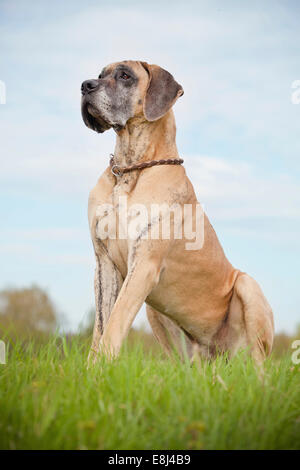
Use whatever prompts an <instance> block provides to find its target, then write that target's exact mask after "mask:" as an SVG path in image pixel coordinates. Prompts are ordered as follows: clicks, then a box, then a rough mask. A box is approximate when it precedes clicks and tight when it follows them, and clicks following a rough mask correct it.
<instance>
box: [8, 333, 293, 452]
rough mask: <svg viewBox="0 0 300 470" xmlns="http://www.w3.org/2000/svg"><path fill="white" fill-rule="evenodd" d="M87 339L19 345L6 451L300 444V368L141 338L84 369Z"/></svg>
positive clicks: (14, 351)
mask: <svg viewBox="0 0 300 470" xmlns="http://www.w3.org/2000/svg"><path fill="white" fill-rule="evenodd" d="M87 351H88V349H87V343H86V341H83V340H81V339H80V338H75V339H73V340H72V341H71V342H67V341H66V340H65V339H64V338H60V337H54V338H53V339H51V340H50V341H49V342H48V343H47V344H44V345H40V346H37V345H35V344H34V343H33V342H32V343H29V344H27V346H26V347H24V346H22V345H21V344H17V345H14V346H11V347H10V348H9V351H8V360H7V364H6V365H0V413H1V415H0V448H1V449H299V448H300V393H299V391H300V387H299V386H300V367H299V366H293V364H292V362H291V359H290V357H287V356H286V357H285V358H282V359H280V360H277V359H276V360H275V359H269V360H268V361H267V362H266V364H265V371H264V373H263V374H262V375H259V374H258V373H257V371H256V369H255V367H254V366H253V364H252V362H251V360H249V359H246V358H245V357H244V356H243V355H242V354H241V355H240V356H239V357H236V358H235V359H234V360H232V361H230V362H226V360H225V359H224V358H221V357H220V358H218V359H217V360H216V361H214V362H212V363H207V362H202V363H197V364H194V365H193V366H192V367H191V366H190V365H189V364H188V363H182V362H180V361H179V360H177V359H175V360H168V359H166V358H165V357H164V356H162V355H158V354H151V353H148V354H145V352H144V351H143V348H142V346H141V344H135V346H134V347H130V348H129V347H126V346H125V348H124V349H123V352H122V354H121V356H120V357H119V358H118V359H117V360H116V361H115V362H113V363H106V362H105V361H103V362H102V363H101V364H99V366H97V367H95V368H94V369H92V370H87V369H86V357H87Z"/></svg>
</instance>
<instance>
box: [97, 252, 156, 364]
mask: <svg viewBox="0 0 300 470" xmlns="http://www.w3.org/2000/svg"><path fill="white" fill-rule="evenodd" d="M159 274H160V269H159V266H157V265H156V264H155V262H153V260H149V259H139V260H137V261H136V263H135V264H134V266H131V268H130V269H129V271H128V274H127V276H126V278H125V280H124V283H123V286H122V288H121V291H120V294H119V296H118V298H117V301H116V303H115V305H114V308H113V310H112V312H111V315H110V317H109V319H108V322H107V324H106V326H105V328H104V333H103V336H102V338H101V342H100V351H101V352H103V353H104V354H105V355H106V356H108V357H109V358H113V357H115V356H117V354H118V353H119V351H120V348H121V345H122V342H123V340H124V338H125V337H126V336H127V334H128V331H129V329H130V327H131V325H132V322H133V320H134V318H135V316H136V314H137V313H138V311H139V309H140V308H141V306H142V304H143V302H144V301H145V299H146V298H147V296H148V295H149V294H150V292H151V291H152V289H153V288H154V286H155V285H156V284H157V282H158V280H159Z"/></svg>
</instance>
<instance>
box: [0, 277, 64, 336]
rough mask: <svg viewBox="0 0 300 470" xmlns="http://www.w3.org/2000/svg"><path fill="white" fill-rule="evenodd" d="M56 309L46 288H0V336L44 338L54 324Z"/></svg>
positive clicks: (55, 324) (51, 331)
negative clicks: (0, 289)
mask: <svg viewBox="0 0 300 470" xmlns="http://www.w3.org/2000/svg"><path fill="white" fill-rule="evenodd" d="M57 317H58V315H57V312H56V310H55V307H54V304H53V302H52V300H51V299H50V297H49V296H48V294H47V292H45V291H44V290H43V289H41V288H40V287H38V286H36V285H33V286H31V287H27V288H21V289H18V288H9V289H4V290H2V291H0V338H1V339H3V337H4V336H5V337H6V336H8V337H10V338H15V339H16V338H18V339H22V340H27V339H28V338H30V337H34V338H35V340H37V339H38V340H39V341H44V340H45V339H47V338H48V335H49V333H53V332H54V331H55V328H56V327H57Z"/></svg>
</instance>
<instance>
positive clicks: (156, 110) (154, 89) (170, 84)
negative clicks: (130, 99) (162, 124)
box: [141, 62, 184, 121]
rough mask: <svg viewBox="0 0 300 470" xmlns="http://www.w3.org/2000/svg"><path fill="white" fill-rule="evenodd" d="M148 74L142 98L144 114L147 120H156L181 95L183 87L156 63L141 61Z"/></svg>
mask: <svg viewBox="0 0 300 470" xmlns="http://www.w3.org/2000/svg"><path fill="white" fill-rule="evenodd" d="M141 64H142V66H143V67H144V69H146V71H147V72H148V74H149V84H148V88H147V91H146V95H145V98H144V105H143V110H144V115H145V118H146V119H147V120H148V121H157V119H160V118H161V117H162V116H164V114H166V113H167V112H168V111H169V109H170V108H171V107H172V106H173V104H174V103H175V101H176V100H177V98H179V97H180V96H182V95H183V93H184V92H183V88H182V86H181V85H179V83H177V82H176V81H175V80H174V78H173V75H171V74H170V73H169V72H167V71H166V70H164V69H162V68H161V67H159V66H158V65H149V64H147V62H141Z"/></svg>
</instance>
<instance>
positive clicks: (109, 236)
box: [92, 183, 148, 273]
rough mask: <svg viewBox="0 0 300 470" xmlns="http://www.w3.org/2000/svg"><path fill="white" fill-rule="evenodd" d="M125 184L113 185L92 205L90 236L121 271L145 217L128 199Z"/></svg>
mask: <svg viewBox="0 0 300 470" xmlns="http://www.w3.org/2000/svg"><path fill="white" fill-rule="evenodd" d="M127 188H128V186H127V185H126V183H125V184H124V183H123V184H122V185H116V186H115V187H114V189H113V191H112V192H111V194H110V196H109V197H108V198H106V201H105V202H104V203H103V202H101V203H99V204H97V205H96V207H95V210H94V216H93V222H92V237H93V240H94V241H96V242H100V241H101V244H103V245H104V246H105V247H106V249H107V251H108V254H109V256H110V257H111V259H112V260H113V261H114V263H115V264H116V265H117V266H118V267H119V269H120V270H121V272H122V273H123V272H124V271H126V270H127V258H128V253H129V250H130V246H132V245H133V244H134V243H135V241H136V240H137V239H138V238H139V237H140V236H141V234H142V233H143V232H144V231H145V228H146V227H147V223H148V216H147V214H145V213H144V212H143V210H141V205H139V204H138V203H137V201H135V200H134V198H133V197H129V195H128V192H127V191H126V190H127Z"/></svg>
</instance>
